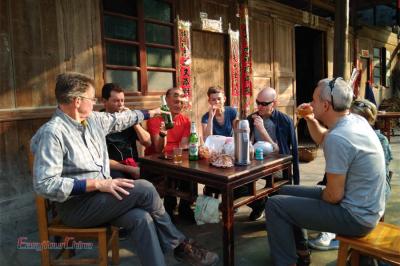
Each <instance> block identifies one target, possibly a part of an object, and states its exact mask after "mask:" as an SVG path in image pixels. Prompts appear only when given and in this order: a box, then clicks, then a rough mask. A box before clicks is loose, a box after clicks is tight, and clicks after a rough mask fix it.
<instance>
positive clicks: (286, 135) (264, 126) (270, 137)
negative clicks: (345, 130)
mask: <svg viewBox="0 0 400 266" xmlns="http://www.w3.org/2000/svg"><path fill="white" fill-rule="evenodd" d="M256 104H257V111H256V112H255V113H253V114H251V115H250V116H249V117H248V118H247V119H248V120H249V124H250V136H251V138H252V140H253V143H256V142H257V141H266V142H269V143H271V145H272V147H273V149H274V152H278V153H280V154H290V155H292V156H293V183H294V184H295V185H298V184H299V182H300V178H299V160H298V151H297V139H296V132H295V129H294V124H293V120H292V119H291V118H290V117H289V116H288V115H286V114H284V113H282V112H280V111H278V110H277V109H276V106H277V100H276V91H275V89H273V88H271V87H265V88H263V89H262V90H261V91H260V92H259V93H258V94H257V98H256ZM249 206H250V207H251V208H252V209H253V211H252V212H251V213H250V217H249V219H250V220H252V221H255V220H259V219H262V218H263V215H264V208H265V200H263V199H262V200H258V201H256V202H254V203H252V204H250V205H249Z"/></svg>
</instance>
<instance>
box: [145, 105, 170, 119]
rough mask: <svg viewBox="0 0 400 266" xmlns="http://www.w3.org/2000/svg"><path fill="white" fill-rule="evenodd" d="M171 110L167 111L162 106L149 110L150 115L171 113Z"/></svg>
mask: <svg viewBox="0 0 400 266" xmlns="http://www.w3.org/2000/svg"><path fill="white" fill-rule="evenodd" d="M170 113H171V112H166V111H163V110H161V109H160V107H158V108H156V109H152V110H149V115H150V117H155V116H160V115H161V114H170Z"/></svg>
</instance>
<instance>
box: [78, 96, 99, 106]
mask: <svg viewBox="0 0 400 266" xmlns="http://www.w3.org/2000/svg"><path fill="white" fill-rule="evenodd" d="M79 98H82V99H86V100H89V101H91V102H92V103H93V104H96V103H97V98H96V97H94V98H89V97H85V96H79Z"/></svg>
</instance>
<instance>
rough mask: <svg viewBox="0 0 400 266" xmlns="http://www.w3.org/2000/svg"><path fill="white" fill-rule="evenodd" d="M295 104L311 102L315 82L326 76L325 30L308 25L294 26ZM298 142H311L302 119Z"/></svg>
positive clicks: (298, 127)
mask: <svg viewBox="0 0 400 266" xmlns="http://www.w3.org/2000/svg"><path fill="white" fill-rule="evenodd" d="M295 44H296V106H298V105H299V104H301V103H305V102H311V101H312V95H313V92H314V88H315V87H316V85H317V82H318V81H319V80H321V79H323V78H325V77H326V63H325V62H326V59H325V58H326V48H325V47H326V45H325V32H323V31H319V30H314V29H311V28H308V27H303V26H297V27H295ZM297 134H298V140H299V144H301V145H305V144H308V143H312V142H313V141H312V139H311V136H310V134H309V132H308V129H307V124H306V123H305V121H304V119H302V120H300V122H299V124H298V126H297Z"/></svg>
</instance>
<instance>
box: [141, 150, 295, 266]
mask: <svg viewBox="0 0 400 266" xmlns="http://www.w3.org/2000/svg"><path fill="white" fill-rule="evenodd" d="M183 156H184V160H183V162H182V163H181V164H174V163H173V162H172V161H171V160H165V159H160V158H159V155H150V156H145V157H143V158H140V159H139V160H140V162H141V165H140V172H141V176H142V177H144V178H146V179H149V180H151V178H152V177H153V176H162V177H163V178H164V179H165V184H169V182H168V180H170V179H179V180H189V181H193V182H197V183H202V184H205V185H207V186H210V187H213V188H217V189H218V190H220V191H221V194H222V220H223V238H222V241H223V252H224V265H226V266H228V265H234V241H233V237H234V234H233V232H234V231H233V222H234V220H233V215H234V209H235V208H238V207H240V206H242V205H245V204H248V203H250V202H253V201H255V200H257V199H260V198H263V197H265V196H267V195H268V194H270V193H272V192H274V191H277V190H278V189H279V188H280V187H281V186H282V185H285V184H287V183H291V179H292V156H290V155H280V154H274V155H269V156H266V157H265V158H264V160H263V161H256V160H253V161H252V162H251V164H250V165H247V166H234V167H230V168H225V169H223V168H216V167H213V166H211V165H210V164H209V163H208V162H207V161H206V160H199V161H189V160H188V155H187V153H186V154H185V153H184V154H183ZM281 170H284V174H283V177H281V178H277V177H275V176H274V175H272V174H273V173H276V172H278V171H281ZM271 175H272V176H271ZM266 176H269V177H268V179H267V187H266V188H263V189H259V190H257V189H256V184H255V183H256V181H257V180H258V179H260V178H262V177H266ZM248 183H253V186H252V187H253V191H252V193H251V195H249V196H245V197H241V198H239V199H236V200H234V198H233V190H234V189H235V188H237V187H240V186H243V185H245V184H248ZM165 192H166V194H168V195H177V194H176V190H175V189H174V188H172V187H170V188H167V190H166V191H165Z"/></svg>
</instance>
